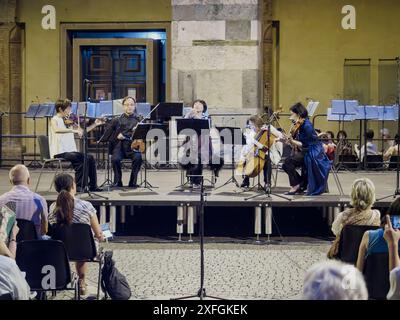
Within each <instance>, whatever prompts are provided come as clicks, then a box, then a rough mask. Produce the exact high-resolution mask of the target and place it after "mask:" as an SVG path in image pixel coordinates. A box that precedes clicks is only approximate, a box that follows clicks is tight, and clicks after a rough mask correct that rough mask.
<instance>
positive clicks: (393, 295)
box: [386, 267, 400, 300]
mask: <svg viewBox="0 0 400 320" xmlns="http://www.w3.org/2000/svg"><path fill="white" fill-rule="evenodd" d="M389 279H390V290H389V292H388V294H387V296H386V297H387V299H388V300H400V267H396V268H394V269H393V270H392V271H391V272H390V276H389Z"/></svg>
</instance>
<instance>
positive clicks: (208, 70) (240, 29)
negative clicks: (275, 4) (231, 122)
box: [171, 0, 261, 113]
mask: <svg viewBox="0 0 400 320" xmlns="http://www.w3.org/2000/svg"><path fill="white" fill-rule="evenodd" d="M260 1H261V0H260ZM259 19H260V17H259V0H172V20H173V21H172V35H171V36H172V62H171V68H172V70H171V82H172V86H171V97H172V100H177V101H184V103H185V104H187V105H189V104H190V103H191V102H192V101H193V100H194V99H204V100H205V101H206V102H207V103H208V106H209V109H210V112H218V113H221V112H235V113H240V112H243V113H253V112H255V111H256V110H257V109H258V108H259V107H260V105H261V103H260V102H261V98H260V92H261V90H260V79H261V78H260V69H261V63H260V20H259Z"/></svg>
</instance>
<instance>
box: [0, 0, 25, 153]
mask: <svg viewBox="0 0 400 320" xmlns="http://www.w3.org/2000/svg"><path fill="white" fill-rule="evenodd" d="M15 13H16V0H0V110H1V111H2V112H20V111H21V96H22V94H21V93H22V88H21V86H22V69H21V68H22V59H21V47H22V46H21V39H22V36H21V28H20V26H19V25H17V24H16V23H15ZM2 125H3V128H2V134H9V133H18V134H20V133H21V132H22V127H21V116H20V115H11V116H4V117H3V119H2ZM20 155H21V140H16V139H3V145H2V156H3V158H5V157H6V158H19V157H20Z"/></svg>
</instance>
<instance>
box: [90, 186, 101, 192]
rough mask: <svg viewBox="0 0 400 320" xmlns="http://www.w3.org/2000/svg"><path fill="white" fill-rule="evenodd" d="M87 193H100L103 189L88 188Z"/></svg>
mask: <svg viewBox="0 0 400 320" xmlns="http://www.w3.org/2000/svg"><path fill="white" fill-rule="evenodd" d="M89 191H92V192H101V191H103V189H102V188H99V187H93V188H89Z"/></svg>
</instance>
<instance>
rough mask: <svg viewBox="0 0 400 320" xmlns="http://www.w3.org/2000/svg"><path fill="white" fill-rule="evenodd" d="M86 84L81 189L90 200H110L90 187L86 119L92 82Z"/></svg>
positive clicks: (86, 81)
mask: <svg viewBox="0 0 400 320" xmlns="http://www.w3.org/2000/svg"><path fill="white" fill-rule="evenodd" d="M84 83H85V112H84V115H83V135H82V141H83V179H82V183H81V189H82V192H81V193H82V194H84V193H87V194H88V195H89V197H90V198H94V196H97V197H99V198H102V199H104V200H108V198H107V197H104V196H101V195H99V194H97V193H94V192H91V191H90V190H89V186H88V161H87V157H88V141H87V140H88V136H87V134H88V133H87V126H86V119H87V109H88V102H89V101H90V98H89V87H90V86H91V82H90V81H88V80H86V79H85V81H84Z"/></svg>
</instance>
